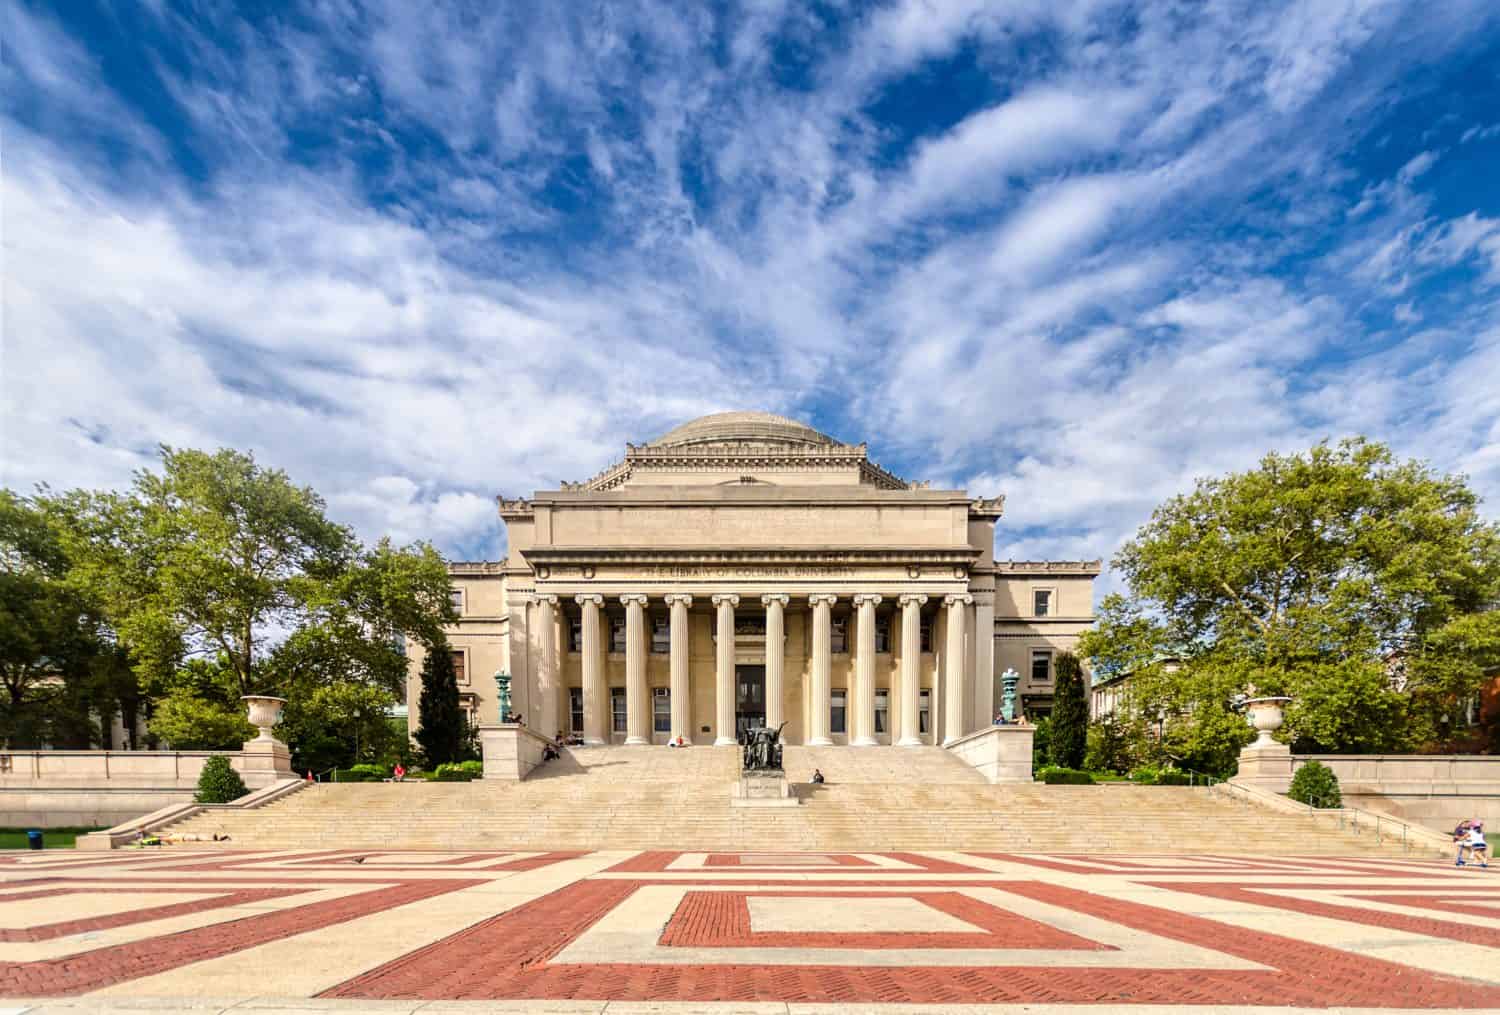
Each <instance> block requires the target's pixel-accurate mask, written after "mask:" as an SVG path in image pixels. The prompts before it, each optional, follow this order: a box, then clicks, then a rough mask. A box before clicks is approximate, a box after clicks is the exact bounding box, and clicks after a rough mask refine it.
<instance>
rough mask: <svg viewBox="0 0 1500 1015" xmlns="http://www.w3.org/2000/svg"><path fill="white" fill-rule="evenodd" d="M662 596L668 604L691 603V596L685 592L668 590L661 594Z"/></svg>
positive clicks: (682, 604) (688, 604)
mask: <svg viewBox="0 0 1500 1015" xmlns="http://www.w3.org/2000/svg"><path fill="white" fill-rule="evenodd" d="M662 598H663V599H664V600H666V603H667V605H668V606H678V605H681V606H692V605H693V597H692V596H690V595H688V594H687V593H686V592H668V593H667V594H666V595H664V596H662Z"/></svg>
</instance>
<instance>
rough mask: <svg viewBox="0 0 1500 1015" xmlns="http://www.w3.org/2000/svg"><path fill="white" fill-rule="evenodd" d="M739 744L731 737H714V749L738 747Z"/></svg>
mask: <svg viewBox="0 0 1500 1015" xmlns="http://www.w3.org/2000/svg"><path fill="white" fill-rule="evenodd" d="M739 744H740V742H739V741H738V740H736V739H734V738H733V737H715V738H714V746H715V747H738V746H739Z"/></svg>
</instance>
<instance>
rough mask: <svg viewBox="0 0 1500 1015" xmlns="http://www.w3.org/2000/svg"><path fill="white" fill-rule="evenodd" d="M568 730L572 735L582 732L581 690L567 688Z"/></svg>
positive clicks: (579, 688) (578, 688)
mask: <svg viewBox="0 0 1500 1015" xmlns="http://www.w3.org/2000/svg"><path fill="white" fill-rule="evenodd" d="M568 721H569V722H570V723H571V724H572V725H570V726H569V727H568V728H569V729H571V730H572V731H573V732H574V733H582V732H583V688H581V687H570V688H568Z"/></svg>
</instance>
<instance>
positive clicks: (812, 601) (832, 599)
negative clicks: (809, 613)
mask: <svg viewBox="0 0 1500 1015" xmlns="http://www.w3.org/2000/svg"><path fill="white" fill-rule="evenodd" d="M838 601H839V597H838V596H836V595H834V594H833V593H832V592H814V593H813V594H812V595H810V596H808V597H807V602H808V605H809V606H832V605H833V604H834V603H836V602H838Z"/></svg>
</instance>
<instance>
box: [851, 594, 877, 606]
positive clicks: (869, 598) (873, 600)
mask: <svg viewBox="0 0 1500 1015" xmlns="http://www.w3.org/2000/svg"><path fill="white" fill-rule="evenodd" d="M880 600H881V597H880V596H879V595H877V594H876V593H874V592H857V593H855V595H854V605H855V606H865V605H867V604H868V605H870V606H879V605H880Z"/></svg>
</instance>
